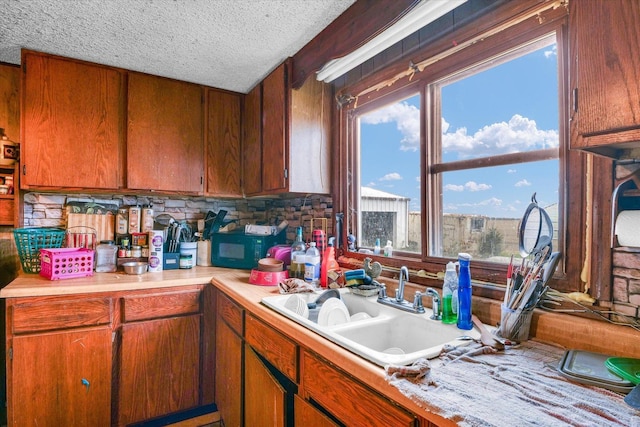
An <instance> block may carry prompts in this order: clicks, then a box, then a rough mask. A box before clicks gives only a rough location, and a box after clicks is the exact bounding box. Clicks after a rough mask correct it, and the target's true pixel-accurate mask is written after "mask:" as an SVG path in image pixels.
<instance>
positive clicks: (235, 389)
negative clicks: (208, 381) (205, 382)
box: [215, 292, 244, 427]
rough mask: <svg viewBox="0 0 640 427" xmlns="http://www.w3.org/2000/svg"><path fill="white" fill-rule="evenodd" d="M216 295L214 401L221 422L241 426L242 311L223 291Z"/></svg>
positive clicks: (230, 426)
mask: <svg viewBox="0 0 640 427" xmlns="http://www.w3.org/2000/svg"><path fill="white" fill-rule="evenodd" d="M216 297H217V298H216V299H217V301H216V302H217V306H216V333H215V337H216V357H215V366H216V368H215V372H216V383H215V392H216V396H215V402H216V405H217V406H218V411H219V412H220V418H221V419H222V420H224V425H226V426H229V427H233V426H241V425H243V423H242V419H243V416H242V412H243V404H242V402H243V398H242V378H243V354H244V342H243V339H242V331H243V328H242V323H243V320H242V318H243V315H244V312H243V310H242V309H241V308H240V307H239V306H238V305H236V304H235V303H234V302H233V301H231V300H230V299H229V298H228V297H227V296H226V295H225V294H223V293H221V292H218V293H217V295H216Z"/></svg>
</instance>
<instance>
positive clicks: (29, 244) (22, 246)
mask: <svg viewBox="0 0 640 427" xmlns="http://www.w3.org/2000/svg"><path fill="white" fill-rule="evenodd" d="M13 236H14V238H15V240H16V247H17V248H18V255H19V256H20V263H21V264H22V270H23V271H24V272H25V273H39V272H40V249H44V248H61V247H62V244H63V243H64V237H65V231H64V230H63V229H61V228H48V227H45V228H16V229H14V230H13Z"/></svg>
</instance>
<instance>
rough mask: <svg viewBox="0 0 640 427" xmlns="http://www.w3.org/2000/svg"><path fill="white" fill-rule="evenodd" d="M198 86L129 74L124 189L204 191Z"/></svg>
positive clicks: (201, 112) (202, 142)
mask: <svg viewBox="0 0 640 427" xmlns="http://www.w3.org/2000/svg"><path fill="white" fill-rule="evenodd" d="M203 120H204V113H203V89H202V87H201V86H199V85H196V84H193V83H187V82H181V81H177V80H171V79H166V78H163V77H156V76H151V75H147V74H140V73H133V72H131V73H129V91H128V115H127V188H129V189H132V190H151V191H161V192H176V193H190V194H202V193H203V181H204V178H203V174H204V160H203V155H204V147H203V144H204V138H203Z"/></svg>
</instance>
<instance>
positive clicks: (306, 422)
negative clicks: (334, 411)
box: [294, 395, 339, 427]
mask: <svg viewBox="0 0 640 427" xmlns="http://www.w3.org/2000/svg"><path fill="white" fill-rule="evenodd" d="M294 408H295V414H296V415H295V420H296V421H295V425H296V426H299V427H302V426H314V427H338V425H339V424H336V423H335V422H333V420H332V419H330V418H329V417H327V416H326V415H325V414H323V413H322V412H321V411H320V410H319V409H316V408H315V407H313V406H311V404H310V403H309V402H307V401H306V400H304V399H303V398H301V397H300V396H298V395H296V396H295V400H294Z"/></svg>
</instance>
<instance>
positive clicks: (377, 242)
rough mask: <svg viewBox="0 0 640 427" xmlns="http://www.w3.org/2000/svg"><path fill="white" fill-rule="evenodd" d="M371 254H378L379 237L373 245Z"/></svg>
mask: <svg viewBox="0 0 640 427" xmlns="http://www.w3.org/2000/svg"><path fill="white" fill-rule="evenodd" d="M373 254H374V255H380V239H376V245H375V246H374V247H373Z"/></svg>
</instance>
